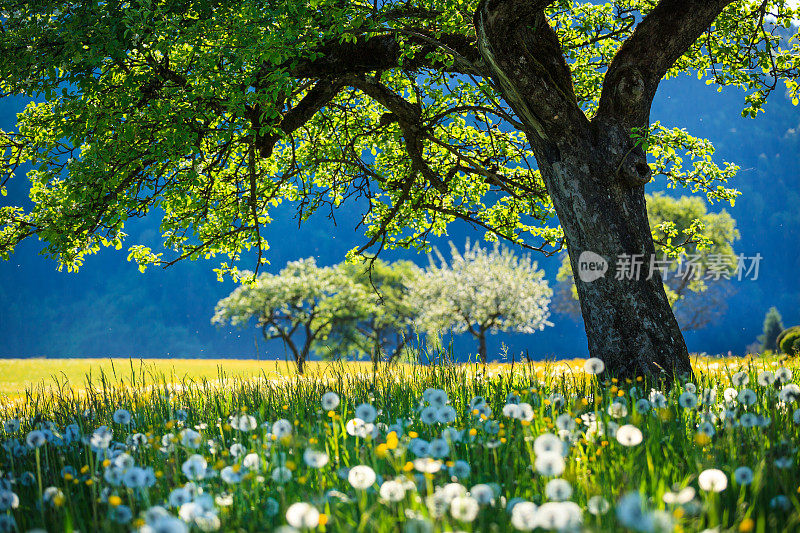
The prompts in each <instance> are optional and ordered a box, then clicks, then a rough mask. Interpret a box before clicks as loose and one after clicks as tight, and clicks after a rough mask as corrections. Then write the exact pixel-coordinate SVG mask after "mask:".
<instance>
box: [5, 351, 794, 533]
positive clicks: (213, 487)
mask: <svg viewBox="0 0 800 533" xmlns="http://www.w3.org/2000/svg"><path fill="white" fill-rule="evenodd" d="M28 363H30V362H28ZM56 363H61V364H65V363H67V364H66V367H68V368H66V367H64V368H62V367H60V366H58V365H57V364H56ZM68 363H69V362H67V361H64V362H62V361H50V360H47V361H41V365H40V366H46V367H47V368H45V369H42V368H37V367H36V364H35V363H33V364H32V365H31V366H30V368H28V369H27V370H26V369H25V368H24V367H23V366H22V365H19V366H12V365H11V364H9V366H7V367H4V368H3V369H2V370H0V371H3V372H5V373H4V374H3V375H4V379H6V380H7V381H8V383H9V387H11V388H12V389H13V387H19V386H20V385H21V384H23V383H34V382H36V381H37V380H38V379H39V378H42V377H45V378H47V376H49V375H50V374H53V373H56V372H59V371H61V370H63V372H64V374H63V375H64V376H66V377H67V378H68V379H69V381H70V383H71V384H72V385H73V387H65V386H63V384H61V385H59V386H56V387H50V388H43V387H40V388H38V389H35V390H32V391H31V393H30V394H29V395H28V396H26V397H24V398H18V399H17V400H16V401H13V402H7V403H6V404H5V405H4V406H0V419H1V420H5V423H4V424H3V433H1V434H0V444H1V446H0V470H2V471H3V472H4V474H2V476H0V532H2V531H14V530H19V531H26V530H29V529H32V528H46V529H47V530H48V531H74V530H81V531H120V530H126V531H129V530H133V531H141V532H143V533H144V532H146V533H153V532H165V533H167V532H188V531H217V530H218V531H272V530H274V531H280V532H281V533H291V532H297V531H335V532H353V531H365V532H373V531H375V532H379V533H382V532H385V533H390V532H417V531H477V532H484V531H498V532H502V531H533V530H536V531H547V530H556V531H586V530H589V531H670V532H672V531H676V532H681V531H687V532H690V531H691V532H694V531H713V532H723V531H726V532H727V531H731V532H745V533H746V532H750V531H754V532H764V533H766V532H773V531H786V532H790V531H798V530H800V500H798V498H800V468H798V466H797V464H798V459H800V453H799V452H798V446H797V443H798V441H799V440H800V408H799V407H800V403H799V402H800V386H798V385H797V383H798V377H800V365H798V364H797V362H796V361H778V360H775V359H769V360H749V359H748V360H724V361H719V360H706V361H697V362H696V365H695V368H696V376H695V379H694V381H693V382H686V383H676V384H675V385H674V386H673V388H672V389H671V390H669V391H664V393H663V394H662V393H661V392H657V391H653V390H651V389H650V387H649V386H648V384H647V382H646V381H638V380H637V381H628V382H618V381H616V380H606V379H605V377H604V376H603V373H602V372H601V373H599V374H598V373H596V372H597V370H598V368H597V367H594V366H592V364H588V365H587V366H586V367H584V365H583V362H582V361H573V362H571V363H570V364H569V365H567V364H562V363H559V364H552V363H550V364H537V365H519V364H518V365H515V366H514V368H513V369H512V368H511V367H510V365H493V366H491V367H489V368H487V369H483V368H481V367H478V366H475V365H459V366H453V365H442V366H431V367H420V366H409V365H406V366H401V367H398V368H395V369H391V370H390V369H381V370H380V371H379V372H378V373H377V374H373V373H372V369H371V367H370V366H368V365H353V364H346V365H341V364H335V365H313V366H312V367H310V369H309V370H310V372H309V375H307V376H305V377H301V378H298V377H296V376H294V375H293V372H292V371H291V369H289V368H286V367H283V368H281V367H276V366H275V364H274V363H272V364H271V365H272V366H269V364H267V366H264V365H265V363H258V362H256V361H219V362H215V361H155V362H154V361H146V362H144V363H140V364H139V365H140V366H139V367H138V368H137V366H136V364H134V371H133V372H132V371H131V368H130V362H125V363H126V364H127V367H126V366H125V364H122V362H114V370H113V372H111V374H110V375H112V376H113V375H116V378H114V379H113V380H106V382H105V384H102V383H101V384H100V386H99V387H98V383H97V382H96V381H95V382H94V385H93V386H92V387H91V388H86V387H84V386H83V383H84V381H83V380H81V379H80V377H81V376H80V371H81V370H80V369H81V368H84V369H85V368H87V367H85V366H83V367H81V365H87V364H88V365H94V364H96V363H100V364H103V365H109V366H108V368H105V367H103V368H104V374H106V375H108V374H109V371H111V368H110V363H101V362H100V361H96V360H92V361H88V362H86V361H79V362H75V365H74V366H72V365H70V364H68ZM592 363H596V361H594V362H592ZM217 364H220V365H222V368H223V370H224V372H225V374H226V375H225V376H222V377H221V376H220V372H219V370H218V369H217V366H216V365H217ZM124 368H127V370H125V369H124ZM584 368H585V370H586V371H584ZM98 371H99V370H98V367H96V366H92V373H93V375H96V374H97V372H98ZM160 371H166V372H167V373H166V374H159V372H160ZM114 372H116V374H114ZM270 373H272V374H270ZM12 378H13V379H12ZM202 378H206V379H202ZM120 379H122V382H121V383H120V382H119V380H120ZM80 387H83V388H82V389H81V390H76V388H80Z"/></svg>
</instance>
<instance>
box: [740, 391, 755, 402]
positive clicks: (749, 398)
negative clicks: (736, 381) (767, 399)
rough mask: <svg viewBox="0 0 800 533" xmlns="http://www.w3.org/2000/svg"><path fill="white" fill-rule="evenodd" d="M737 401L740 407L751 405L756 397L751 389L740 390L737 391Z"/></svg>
mask: <svg viewBox="0 0 800 533" xmlns="http://www.w3.org/2000/svg"><path fill="white" fill-rule="evenodd" d="M738 399H739V403H740V404H742V405H753V404H754V403H756V400H758V396H756V393H755V391H754V390H753V389H742V390H740V391H739V396H738Z"/></svg>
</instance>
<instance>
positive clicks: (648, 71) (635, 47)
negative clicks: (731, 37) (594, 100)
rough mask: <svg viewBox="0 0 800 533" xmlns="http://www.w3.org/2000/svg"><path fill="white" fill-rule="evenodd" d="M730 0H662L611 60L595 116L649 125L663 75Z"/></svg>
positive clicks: (629, 125)
mask: <svg viewBox="0 0 800 533" xmlns="http://www.w3.org/2000/svg"><path fill="white" fill-rule="evenodd" d="M732 1H733V0H691V1H687V0H661V2H659V3H658V5H657V6H656V7H655V8H654V9H653V10H652V11H651V12H650V13H649V14H648V15H647V16H646V17H645V18H644V20H642V22H640V23H639V25H638V26H637V27H636V29H635V30H634V32H633V34H632V35H631V36H630V37H628V39H626V40H625V42H624V43H623V44H622V46H621V47H620V49H619V50H618V51H617V53H616V55H615V56H614V59H613V60H612V61H611V64H610V65H609V67H608V71H607V72H606V75H605V79H604V82H603V91H602V93H601V96H600V104H599V108H598V111H597V115H596V117H597V119H598V120H599V121H601V122H602V121H607V120H612V121H615V122H619V123H621V124H622V125H624V126H625V127H626V128H628V129H630V128H634V127H646V126H648V125H649V124H650V105H651V104H652V102H653V97H654V96H655V94H656V90H657V89H658V84H659V82H660V81H661V79H662V78H663V77H664V75H665V74H666V73H667V71H668V70H669V69H670V67H672V65H673V64H674V63H675V61H677V60H678V59H679V58H680V57H681V56H682V55H683V54H684V53H685V52H686V50H687V49H688V48H689V47H690V46H691V45H692V44H693V43H694V42H695V41H696V40H697V39H698V38H699V37H700V36H701V35H702V34H703V32H704V31H706V30H707V29H708V28H709V26H711V24H712V23H713V22H714V19H716V18H717V16H718V15H719V14H720V13H721V12H722V10H723V9H724V8H725V6H727V5H728V4H730V3H731V2H732Z"/></svg>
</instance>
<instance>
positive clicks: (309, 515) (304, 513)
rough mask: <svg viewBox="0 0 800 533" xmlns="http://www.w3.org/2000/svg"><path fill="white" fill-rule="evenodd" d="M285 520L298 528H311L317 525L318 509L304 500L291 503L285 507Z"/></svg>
mask: <svg viewBox="0 0 800 533" xmlns="http://www.w3.org/2000/svg"><path fill="white" fill-rule="evenodd" d="M286 521H287V522H289V525H290V526H292V527H296V528H299V529H302V528H313V527H317V526H318V525H319V511H318V510H317V509H316V507H314V506H313V505H311V504H308V503H305V502H298V503H293V504H292V505H290V506H289V508H288V509H286Z"/></svg>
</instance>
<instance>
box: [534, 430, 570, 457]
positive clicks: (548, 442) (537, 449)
mask: <svg viewBox="0 0 800 533" xmlns="http://www.w3.org/2000/svg"><path fill="white" fill-rule="evenodd" d="M533 451H534V453H535V454H536V455H542V454H545V453H558V454H561V455H565V453H564V442H563V441H562V440H561V439H559V438H558V437H557V436H556V435H553V434H552V433H542V434H541V435H539V436H538V437H536V440H535V441H533Z"/></svg>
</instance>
